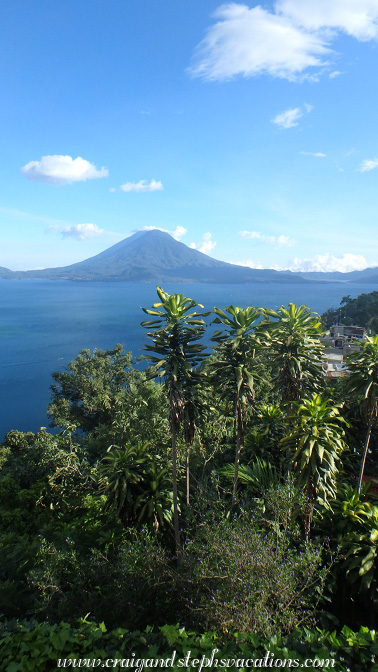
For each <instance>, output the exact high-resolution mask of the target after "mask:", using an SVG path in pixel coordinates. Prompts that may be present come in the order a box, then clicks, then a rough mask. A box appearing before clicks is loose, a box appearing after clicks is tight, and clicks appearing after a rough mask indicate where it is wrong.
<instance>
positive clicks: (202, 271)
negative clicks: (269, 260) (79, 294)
mask: <svg viewBox="0 0 378 672" xmlns="http://www.w3.org/2000/svg"><path fill="white" fill-rule="evenodd" d="M377 273H378V268H371V269H365V270H364V271H353V272H351V273H345V274H344V273H321V272H316V273H312V272H305V273H299V272H296V273H294V272H292V271H275V270H273V269H254V268H249V267H246V266H238V265H237V264H230V263H228V262H225V261H219V260H218V259H213V258H212V257H209V256H208V255H206V254H204V253H203V252H200V251H199V250H196V249H192V248H189V247H188V246H187V245H185V244H184V243H181V242H178V241H177V240H175V239H174V238H173V237H172V236H171V235H170V234H168V233H166V232H164V231H160V230H159V229H152V230H149V231H138V232H137V233H135V234H133V235H132V236H129V237H128V238H124V239H123V240H121V241H120V242H119V243H116V244H115V245H112V246H111V247H109V248H107V249H106V250H103V251H102V252H99V253H98V254H96V255H95V256H93V257H89V258H88V259H84V261H80V262H76V263H74V264H70V265H69V266H62V267H57V268H45V269H39V270H30V271H11V270H9V269H7V268H4V267H0V278H15V279H26V278H40V279H43V278H45V279H49V280H74V281H105V282H109V281H116V282H122V281H123V282H132V281H134V282H135V281H137V282H138V281H139V282H204V283H224V284H228V283H245V282H274V283H275V282H280V283H283V284H288V283H307V282H319V283H321V282H334V281H339V282H340V281H341V282H345V283H346V284H347V283H348V281H353V282H363V281H364V280H365V279H366V280H370V281H371V282H378V275H377ZM340 276H342V277H340Z"/></svg>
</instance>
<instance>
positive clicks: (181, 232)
mask: <svg viewBox="0 0 378 672" xmlns="http://www.w3.org/2000/svg"><path fill="white" fill-rule="evenodd" d="M155 229H157V230H158V231H164V233H169V235H170V236H172V237H173V238H174V239H175V240H181V238H182V237H183V236H185V234H186V233H187V230H186V229H185V228H184V227H183V226H176V228H175V229H174V230H173V231H170V230H169V229H162V228H161V227H159V226H142V228H141V229H136V230H135V231H134V232H133V233H136V231H154V230H155Z"/></svg>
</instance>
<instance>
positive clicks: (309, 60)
mask: <svg viewBox="0 0 378 672" xmlns="http://www.w3.org/2000/svg"><path fill="white" fill-rule="evenodd" d="M214 17H215V19H217V22H216V23H215V24H214V25H213V26H212V27H211V28H210V29H209V31H208V33H207V35H206V37H205V39H204V40H203V41H202V42H201V43H200V44H199V45H198V47H197V49H196V52H195V56H194V65H193V67H192V68H191V73H192V74H193V75H194V76H199V77H203V78H204V79H208V80H218V79H229V78H231V77H234V76H235V75H239V74H241V75H243V76H244V77H251V76H253V75H260V74H270V75H273V76H274V77H282V78H286V79H295V78H296V77H297V76H298V75H301V74H302V73H303V72H304V71H305V70H306V69H307V68H309V67H317V68H319V67H321V66H322V65H323V61H322V60H321V58H322V57H323V56H325V54H327V53H328V48H327V46H326V41H325V39H324V37H321V36H318V35H315V34H311V33H309V32H307V31H304V30H303V29H301V28H297V27H296V26H295V25H294V24H293V22H292V21H291V20H290V19H288V18H287V17H286V16H284V15H277V14H272V13H270V12H268V11H266V10H265V9H262V7H260V6H257V7H253V8H252V9H250V8H248V7H247V6H246V5H239V4H236V3H229V4H224V5H222V6H221V7H219V9H218V10H217V11H216V12H215V14H214Z"/></svg>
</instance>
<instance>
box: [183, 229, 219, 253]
mask: <svg viewBox="0 0 378 672" xmlns="http://www.w3.org/2000/svg"><path fill="white" fill-rule="evenodd" d="M215 246H216V242H215V240H212V234H211V233H210V231H207V232H206V233H204V234H203V236H202V243H200V244H199V245H196V243H190V245H189V247H191V248H192V249H193V250H198V251H199V252H203V254H209V253H210V252H211V251H212V250H213V249H214V248H215Z"/></svg>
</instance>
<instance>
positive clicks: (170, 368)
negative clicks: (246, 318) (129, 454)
mask: <svg viewBox="0 0 378 672" xmlns="http://www.w3.org/2000/svg"><path fill="white" fill-rule="evenodd" d="M156 290H157V294H158V297H159V299H160V301H159V302H157V303H154V304H153V306H152V309H150V308H143V309H142V310H143V311H144V312H145V313H146V314H147V315H152V316H154V319H153V320H148V321H144V322H142V323H141V324H142V326H143V327H146V328H148V329H152V330H153V331H150V332H148V333H147V336H148V337H149V338H150V339H151V340H152V343H149V344H147V345H146V346H145V350H147V351H148V353H149V355H148V359H149V360H150V361H151V362H152V363H153V365H154V366H153V375H154V376H159V377H161V378H163V379H164V384H165V386H166V388H167V392H168V396H169V406H170V408H169V420H170V427H171V438H172V489H173V515H174V529H175V542H176V554H177V557H178V558H179V556H180V546H181V544H180V528H179V517H178V492H177V436H178V433H179V430H180V427H181V423H182V421H183V420H184V417H185V409H186V407H188V404H189V396H190V395H189V393H188V390H189V389H190V387H191V386H192V385H193V383H194V382H197V381H198V379H199V374H198V372H197V371H196V369H197V367H198V365H199V364H200V363H201V362H202V360H203V358H204V357H205V354H204V350H205V346H204V345H202V344H201V343H197V342H196V341H198V340H199V339H200V338H201V337H202V336H203V334H204V331H205V322H204V320H203V318H204V317H206V316H207V315H209V314H210V313H208V312H197V311H196V310H194V311H193V309H195V308H196V307H200V308H203V306H202V305H201V304H200V303H197V302H196V301H194V300H193V299H189V298H187V297H186V296H183V294H168V293H167V292H165V291H164V290H163V289H161V287H157V288H156ZM191 311H192V312H191ZM188 417H191V416H188ZM187 478H188V475H187Z"/></svg>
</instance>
